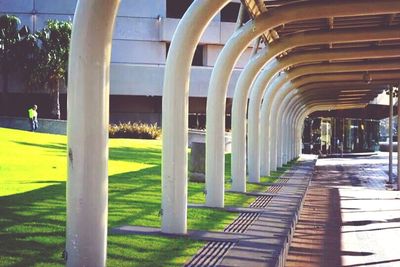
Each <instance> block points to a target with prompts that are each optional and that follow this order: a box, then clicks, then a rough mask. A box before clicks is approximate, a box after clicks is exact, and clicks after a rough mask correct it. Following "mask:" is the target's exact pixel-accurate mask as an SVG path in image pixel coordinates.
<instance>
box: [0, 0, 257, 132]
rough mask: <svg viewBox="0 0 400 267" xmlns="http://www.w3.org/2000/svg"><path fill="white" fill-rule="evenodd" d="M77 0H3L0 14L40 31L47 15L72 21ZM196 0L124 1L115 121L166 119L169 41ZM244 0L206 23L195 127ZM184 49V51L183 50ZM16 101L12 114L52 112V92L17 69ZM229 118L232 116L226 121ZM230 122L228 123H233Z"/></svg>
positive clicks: (196, 73) (114, 68)
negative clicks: (30, 109) (37, 88)
mask: <svg viewBox="0 0 400 267" xmlns="http://www.w3.org/2000/svg"><path fill="white" fill-rule="evenodd" d="M76 3H77V1H76V0H68V1H65V0H16V1H8V0H0V14H13V15H16V16H18V17H19V18H20V19H21V23H22V25H27V26H28V27H29V28H30V29H31V30H33V31H36V30H39V29H41V28H43V27H44V25H45V24H46V21H47V20H48V19H56V20H72V19H73V16H74V11H75V7H76ZM191 3H192V1H191V0H188V1H181V0H135V1H131V0H122V1H121V4H120V8H119V13H118V17H117V20H116V24H115V29H114V36H113V43H112V59H111V84H110V94H111V97H110V120H111V122H118V121H145V122H157V123H159V124H160V123H161V102H162V101H161V96H162V88H163V76H164V66H165V61H166V57H167V54H168V48H169V44H170V42H171V39H172V36H173V33H174V31H175V29H176V26H177V24H178V23H179V21H180V18H181V17H182V16H183V14H184V13H185V11H186V10H187V8H188V7H189V6H190V4H191ZM239 7H240V1H238V0H237V1H232V3H230V4H228V5H227V6H226V7H225V8H224V9H222V10H221V12H220V13H219V14H218V15H217V16H216V17H215V18H214V19H213V21H212V23H211V24H210V26H209V27H208V28H207V30H206V31H205V33H204V34H203V37H202V38H201V41H200V43H199V45H198V46H197V49H196V53H195V56H194V59H193V62H192V72H191V80H190V99H189V102H190V105H189V112H190V118H189V121H190V126H191V127H193V128H196V127H197V128H202V127H203V126H204V125H205V124H204V123H205V115H204V114H205V110H206V96H207V91H208V83H209V80H210V76H211V72H212V67H213V66H214V64H215V61H216V59H217V57H218V54H219V52H220V51H221V49H222V48H223V45H224V44H225V43H226V41H227V40H228V39H229V37H230V36H231V35H232V33H233V32H234V30H235V27H236V19H237V14H238V11H239ZM182 53H185V51H182ZM251 53H252V48H251V47H249V48H248V49H247V50H246V51H245V53H244V54H243V56H242V57H241V58H240V60H239V62H238V63H237V65H236V69H235V70H234V73H233V75H232V79H231V80H230V84H229V91H228V100H227V114H228V117H229V114H230V107H231V105H230V103H231V101H230V99H231V98H232V96H233V89H234V85H235V83H236V81H237V78H238V75H239V73H240V70H241V68H243V67H244V66H245V65H246V63H247V61H248V59H249V57H250V55H251ZM9 90H10V92H11V96H10V97H11V101H13V103H15V104H14V105H13V107H14V108H13V110H10V111H9V113H10V114H8V115H17V116H18V115H19V116H21V115H25V111H26V107H27V106H30V105H32V104H33V102H35V103H37V104H38V105H39V107H40V110H41V115H43V116H46V113H47V106H48V104H47V102H48V101H49V100H48V96H47V94H46V93H45V92H44V91H42V92H31V93H30V94H28V95H27V94H26V92H27V91H28V92H30V88H26V86H24V85H23V84H21V83H20V81H19V77H18V73H17V74H15V76H14V78H13V79H12V81H11V84H10V89H9ZM66 97H67V90H66V89H64V90H63V91H62V94H61V113H62V114H61V115H62V118H66V110H65V109H66ZM227 121H228V123H229V119H228V120H227ZM228 126H229V125H228Z"/></svg>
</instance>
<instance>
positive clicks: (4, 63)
mask: <svg viewBox="0 0 400 267" xmlns="http://www.w3.org/2000/svg"><path fill="white" fill-rule="evenodd" d="M20 24H21V21H20V20H19V18H17V17H16V16H10V15H2V16H0V71H1V74H2V79H3V84H2V87H3V90H2V100H3V101H2V103H1V107H2V109H3V110H4V111H7V106H8V81H9V75H10V73H12V72H13V71H14V70H15V67H16V66H17V62H16V55H17V53H16V50H15V48H16V44H17V43H18V41H19V40H20V34H19V31H18V26H19V25H20Z"/></svg>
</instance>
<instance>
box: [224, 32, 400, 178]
mask: <svg viewBox="0 0 400 267" xmlns="http://www.w3.org/2000/svg"><path fill="white" fill-rule="evenodd" d="M393 39H400V31H399V30H398V29H397V28H396V29H387V31H386V30H384V31H377V30H376V28H373V29H371V28H366V29H364V30H360V31H358V32H354V31H350V30H335V31H330V32H321V31H311V32H305V33H299V34H294V35H292V36H290V37H287V38H285V39H284V40H282V41H280V42H276V43H272V44H271V45H270V46H269V47H268V48H264V49H263V50H261V51H260V53H259V54H260V56H259V57H257V58H254V60H253V59H252V61H251V62H249V64H248V66H246V68H245V69H244V71H243V72H242V74H241V75H246V76H247V75H252V73H258V72H259V69H258V70H257V71H255V70H253V69H254V66H261V62H262V61H265V62H264V63H268V64H267V66H266V68H265V69H264V70H263V71H262V72H261V73H260V75H259V76H258V78H257V79H256V81H255V83H254V86H253V89H252V90H251V94H250V102H249V111H248V128H249V129H248V142H249V149H248V152H249V154H248V157H249V159H248V161H249V176H250V177H251V176H256V175H257V170H258V169H259V167H258V166H259V165H260V168H261V175H269V172H270V168H269V167H270V166H269V155H268V153H267V155H262V154H261V155H260V150H259V147H262V146H263V145H264V146H267V145H266V144H263V141H261V144H260V145H259V130H258V129H259V128H258V127H259V116H260V115H259V112H260V105H261V100H262V97H263V94H264V92H265V89H266V88H267V85H268V83H269V82H270V81H271V79H272V78H273V77H274V76H275V75H276V74H277V73H279V72H280V71H282V70H283V69H285V68H287V67H289V66H291V65H295V64H298V63H302V62H311V61H317V60H321V61H324V60H331V59H355V58H381V57H396V56H397V55H398V53H399V51H398V49H391V51H388V50H386V49H385V50H382V49H376V48H374V49H343V50H338V51H336V50H335V51H324V52H321V51H317V52H315V51H312V52H304V53H302V54H300V55H293V56H288V57H285V58H283V60H280V61H279V64H277V63H276V61H272V62H269V61H270V60H271V58H273V57H275V56H276V55H278V54H279V53H281V52H283V51H285V50H287V49H290V48H294V47H297V46H304V45H313V44H323V43H332V42H341V43H343V42H355V41H374V40H393ZM373 51H376V52H375V53H374V52H373ZM253 61H255V62H254V63H253ZM247 69H250V70H249V71H248V72H249V74H245V72H246V70H247ZM250 85H251V84H240V86H239V83H238V85H237V86H236V89H235V96H234V103H233V106H232V125H235V124H238V125H239V126H237V128H239V129H242V128H244V126H242V125H241V124H244V122H243V120H242V119H241V117H240V115H239V116H238V115H236V114H244V113H245V112H246V104H247V100H246V101H245V102H244V103H245V105H243V104H237V105H238V106H239V107H237V108H235V99H236V98H237V97H243V96H244V95H246V96H247V91H248V90H249V87H250ZM238 90H240V91H239V92H240V93H239V92H238ZM243 91H245V93H243ZM273 94H274V92H268V91H267V93H266V95H265V97H264V98H265V99H269V98H270V97H272V98H273V96H271V95H273ZM246 99H247V98H246ZM237 102H239V100H237ZM240 103H243V100H242V101H241V102H240ZM240 105H242V106H240ZM236 110H238V111H237V112H234V111H236ZM236 116H237V117H238V118H236ZM232 127H235V126H232ZM244 140H245V136H244V137H243V135H241V134H240V133H238V134H235V132H234V131H233V129H232V147H234V146H235V143H239V145H237V146H240V147H243V146H244V144H245V141H244ZM264 140H268V138H265V139H264ZM266 142H268V141H266ZM264 151H265V150H264ZM264 153H265V152H264ZM232 156H233V155H232ZM234 162H235V161H234V159H233V158H232V163H233V164H232V166H236V167H235V168H239V166H241V165H243V163H241V162H237V163H234ZM232 178H233V179H236V175H234V176H233V177H232ZM238 179H241V177H240V175H238ZM255 180H257V178H255Z"/></svg>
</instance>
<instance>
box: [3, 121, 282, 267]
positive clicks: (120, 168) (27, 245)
mask: <svg viewBox="0 0 400 267" xmlns="http://www.w3.org/2000/svg"><path fill="white" fill-rule="evenodd" d="M0 148H1V149H0V266H63V265H64V261H63V259H62V257H61V254H62V251H63V250H64V245H65V217H66V214H65V209H66V208H65V191H66V190H65V187H66V163H67V160H66V137H65V136H61V135H51V134H41V133H31V132H25V131H18V130H11V129H4V128H0ZM109 159H110V160H109V217H108V224H109V228H112V227H115V226H120V225H125V224H130V225H144V226H154V227H159V226H160V217H159V210H160V207H161V204H160V202H161V176H160V174H161V141H158V140H135V139H112V140H110V157H109ZM287 168H289V166H286V168H282V169H280V171H279V172H275V173H272V174H271V177H263V178H262V181H263V182H267V181H272V180H274V179H275V178H273V177H276V176H278V175H280V174H281V173H282V172H283V171H284V170H286V169H287ZM226 170H227V171H226V177H227V181H228V178H229V176H230V155H227V157H226ZM226 187H227V189H229V184H228V183H227V185H226ZM203 190H204V184H200V183H192V182H190V183H189V202H190V203H204V201H205V196H204V194H203ZM248 190H249V191H253V190H266V187H261V186H258V185H250V184H248ZM253 200H254V198H252V197H248V196H244V195H240V194H226V196H225V202H226V205H228V206H229V205H235V206H246V205H248V204H249V203H250V202H251V201H253ZM236 216H237V214H233V213H227V212H222V211H215V210H212V209H188V228H189V229H199V230H200V229H201V230H222V229H223V228H224V227H225V226H226V225H228V224H229V223H230V222H231V221H232V220H233V219H234V218H235V217H236ZM203 244H204V243H203V242H198V241H192V240H189V239H186V238H180V239H168V238H162V237H154V236H140V235H135V236H133V235H130V236H121V235H112V234H109V235H108V256H107V265H108V266H181V265H182V264H183V263H184V262H185V261H187V260H188V259H189V258H190V257H191V256H192V255H193V254H195V253H196V251H197V250H198V249H199V248H201V247H202V245H203Z"/></svg>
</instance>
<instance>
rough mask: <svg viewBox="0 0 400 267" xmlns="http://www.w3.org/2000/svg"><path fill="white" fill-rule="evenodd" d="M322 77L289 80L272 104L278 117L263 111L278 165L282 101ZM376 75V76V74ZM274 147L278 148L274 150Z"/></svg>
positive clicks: (338, 78) (273, 155)
mask: <svg viewBox="0 0 400 267" xmlns="http://www.w3.org/2000/svg"><path fill="white" fill-rule="evenodd" d="M339 65H340V64H339ZM389 65H390V64H389ZM366 66H367V65H366ZM366 66H364V67H366ZM331 67H332V66H331ZM354 67H356V66H354ZM380 67H381V66H379V67H378V68H380ZM382 67H384V66H382ZM322 69H323V68H321V69H320V70H321V71H322ZM328 69H329V68H328ZM356 70H357V69H354V71H356ZM317 72H318V71H317ZM399 74H400V73H399ZM360 76H361V75H359V76H358V77H357V76H356V78H359V77H360ZM321 77H323V76H320V77H319V78H315V77H314V76H311V77H307V79H306V80H305V81H302V82H297V83H291V82H287V83H286V84H285V85H284V86H283V87H282V88H281V89H280V91H279V92H278V95H277V96H276V98H275V99H273V102H272V106H271V109H270V110H278V112H277V114H278V117H277V118H276V117H275V116H271V115H270V114H268V115H265V114H266V113H262V116H265V117H264V118H265V119H266V120H267V119H268V117H269V119H270V120H271V122H270V125H271V127H270V133H271V136H270V139H271V143H272V146H271V147H272V150H271V154H272V157H276V158H277V166H276V167H281V164H282V163H283V159H282V157H281V156H282V149H283V147H282V146H283V142H282V139H281V138H276V137H277V136H281V135H282V134H281V132H280V130H281V128H282V127H281V126H280V125H279V123H280V122H281V121H282V120H283V119H282V116H283V115H282V114H283V111H282V106H283V105H281V104H280V103H282V101H284V99H285V97H286V95H287V94H288V93H289V92H290V91H291V90H293V89H294V88H300V87H301V86H302V85H304V84H305V83H310V82H312V81H315V80H320V78H321ZM325 77H327V78H328V79H329V78H330V79H333V80H335V79H337V80H341V79H343V78H342V75H326V76H325ZM375 77H376V75H375ZM392 77H393V76H392ZM316 88H318V87H316ZM314 94H315V93H314ZM264 110H265V108H264ZM274 148H275V149H276V150H274Z"/></svg>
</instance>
